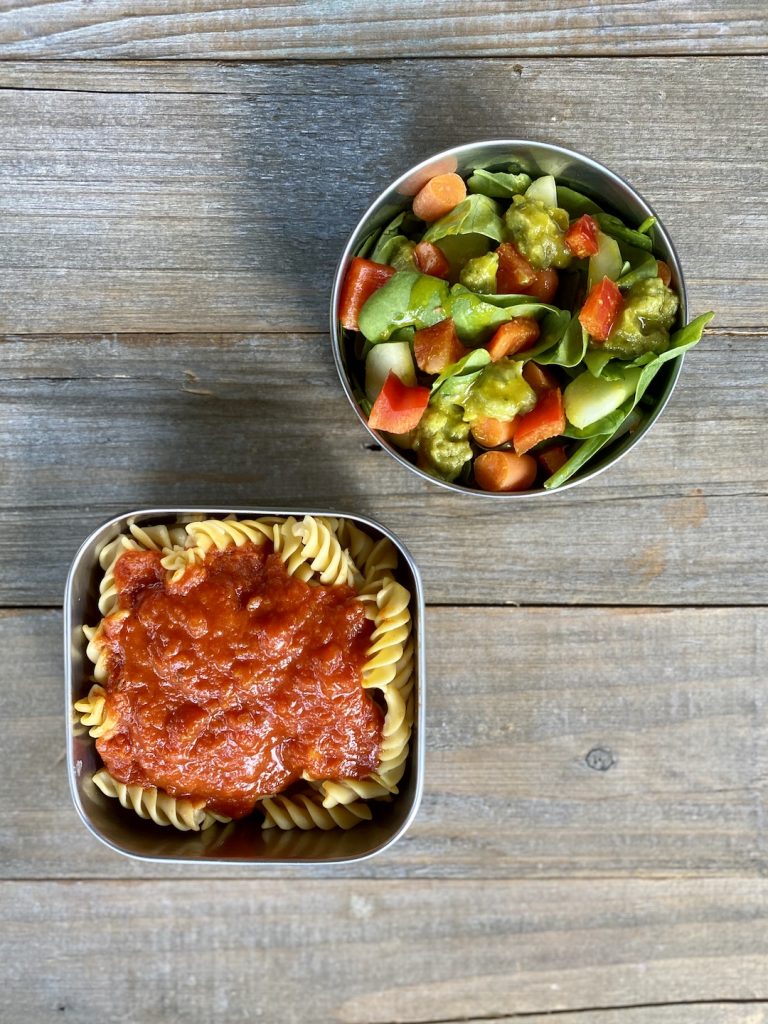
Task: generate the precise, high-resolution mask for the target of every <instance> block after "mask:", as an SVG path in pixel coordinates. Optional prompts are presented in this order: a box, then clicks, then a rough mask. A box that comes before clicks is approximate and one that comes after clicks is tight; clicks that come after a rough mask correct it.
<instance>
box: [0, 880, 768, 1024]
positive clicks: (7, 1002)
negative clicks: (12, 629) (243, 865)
mask: <svg viewBox="0 0 768 1024" xmlns="http://www.w3.org/2000/svg"><path fill="white" fill-rule="evenodd" d="M5 890H6V893H7V902H6V905H5V907H4V908H0V910H2V917H1V918H0V920H2V924H3V928H2V929H1V930H0V954H3V955H4V957H7V956H9V955H10V956H12V957H13V959H14V963H15V965H16V966H15V969H14V973H13V976H12V977H11V978H9V980H8V982H7V983H6V984H5V985H4V986H3V988H2V989H1V990H0V1008H3V1007H4V1006H5V1007H6V1008H7V1010H6V1012H7V1013H8V1016H7V1017H6V1018H5V1019H7V1020H25V1019H26V1020H34V1021H35V1022H36V1024H37V1022H40V1024H48V1022H49V1021H54V1020H55V1021H59V1022H60V1021H62V1020H63V1021H66V1020H67V1019H72V1020H76V1021H81V1020H89V1019H91V1016H92V1012H93V1007H94V1006H98V1007H104V1008H109V1014H108V1015H107V1014H105V1018H106V1019H109V1020H110V1021H141V1022H142V1024H159V1022H165V1021H167V1020H172V1019H175V1020H203V1019H207V1020H211V1019H222V1020H227V1021H233V1022H245V1021H248V1022H250V1021H252V1020H254V1019H258V1018H259V1017H262V1018H264V1019H266V1020H270V1021H281V1022H285V1024H305V1022H315V1021H326V1020H327V1021H338V1022H340V1024H393V1022H408V1024H410V1022H414V1024H415V1022H424V1024H428V1022H430V1024H431V1022H437V1021H441V1022H443V1021H448V1020H451V1021H459V1020H462V1021H465V1020H468V1019H471V1018H472V1017H474V1018H476V1019H477V1018H479V1019H482V1020H488V1019H490V1020H495V1019H497V1018H501V1019H505V1020H509V1019H518V1015H522V1016H523V1017H524V1018H526V1019H528V1015H529V1014H536V1013H542V1012H545V1011H546V1012H550V1013H554V1014H556V1016H555V1017H554V1020H558V1019H559V1011H561V1010H572V1009H574V1010H582V1009H589V1008H592V1007H594V1008H596V1009H597V1008H600V1007H616V1006H627V1007H630V1008H631V1007H632V1006H638V1005H639V1006H646V1007H648V1006H650V1007H651V1008H653V1009H652V1010H651V1012H647V1013H645V1016H643V1014H642V1013H640V1012H638V1013H636V1014H634V1015H629V1014H627V1018H626V1020H627V1022H628V1024H672V1022H674V1024H687V1022H693V1021H695V1022H696V1024H702V1022H704V1024H723V1022H727V1024H762V1022H763V1021H764V1020H765V1018H766V1007H767V1006H768V970H766V968H767V967H768V931H766V929H765V916H766V914H768V882H766V881H765V880H762V881H754V882H753V881H750V882H746V881H739V880H736V879H729V880H723V881H717V882H713V881H706V880H698V881H695V882H691V881H685V882H681V881H675V882H671V881H649V880H644V881H640V880H636V879H635V880H627V881H614V882H610V883H606V884H605V885H603V886H601V887H599V888H596V887H595V885H594V883H593V882H584V881H576V880H570V881H559V882H537V883H533V882H496V883H494V885H493V886H489V885H488V884H487V883H486V882H468V881H455V882H445V881H443V882H439V883H435V882H418V881H400V882H392V881H388V880H382V881H379V882H359V883H357V884H356V885H354V886H351V885H350V884H349V882H348V881H345V880H339V879H337V880H327V881H325V882H324V883H323V884H322V885H318V884H317V883H316V882H312V881H308V880H306V879H293V880H290V881H283V882H272V883H268V884H265V883H254V882H249V881H243V880H229V881H225V880H220V881H210V882H206V884H205V885H200V883H199V882H194V881H188V880H186V881H182V880H177V881H175V882H147V881H140V880H137V881H133V882H101V881H92V882H76V883H72V884H68V885H61V884H60V883H59V884H57V883H52V882H38V883H36V884H35V885H34V886H29V885H20V884H19V883H16V882H9V883H6V885H5ZM8 897H10V898H8ZM19 936H28V937H30V938H31V939H33V941H34V946H32V947H31V948H30V950H29V951H30V953H32V954H33V955H29V956H27V957H24V958H20V957H18V955H17V953H16V949H17V945H18V937H19ZM65 951H66V952H65ZM63 954H64V955H63ZM41 965H43V966H44V968H45V980H44V981H42V983H41ZM91 965H92V966H91ZM201 997H205V998H206V999H207V1003H206V1006H207V1008H208V1010H209V1014H210V1015H209V1016H207V1017H204V1016H202V1015H201V1014H200V1006H201ZM723 1000H733V1001H734V1002H736V1003H737V1005H736V1007H735V1011H734V1008H733V1007H724V1006H723ZM685 1003H692V1004H694V1005H693V1006H691V1007H689V1008H688V1010H687V1011H686V1009H685V1007H684V1006H683V1007H682V1008H681V1007H680V1006H679V1005H674V1004H685ZM718 1003H719V1004H720V1006H719V1007H718V1005H717V1004H718ZM738 1003H741V1005H738ZM664 1004H673V1005H672V1006H671V1007H669V1008H668V1009H667V1010H666V1011H664ZM254 1008H256V1009H254ZM657 1010H659V1011H660V1013H659V1016H656V1015H655V1013H656V1011H657ZM678 1011H679V1013H680V1015H679V1016H675V1014H676V1013H677V1012H678ZM447 1013H448V1014H450V1016H447V1015H446V1014H447ZM584 1018H585V1019H586V1020H587V1021H588V1022H589V1024H595V1022H600V1020H601V1018H600V1016H599V1015H597V1014H595V1015H594V1016H593V1017H590V1015H589V1014H579V1015H578V1017H576V1020H578V1021H579V1024H583V1019H584ZM547 1019H548V1020H549V1019H550V1018H547ZM565 1019H566V1020H568V1016H566V1017H565ZM624 1019H625V1018H624V1015H623V1011H622V1012H621V1013H616V1014H614V1016H613V1019H611V1018H610V1017H609V1018H608V1022H610V1024H616V1021H617V1020H618V1021H619V1022H620V1024H623V1022H624ZM602 1024H606V1022H605V1021H603V1022H602Z"/></svg>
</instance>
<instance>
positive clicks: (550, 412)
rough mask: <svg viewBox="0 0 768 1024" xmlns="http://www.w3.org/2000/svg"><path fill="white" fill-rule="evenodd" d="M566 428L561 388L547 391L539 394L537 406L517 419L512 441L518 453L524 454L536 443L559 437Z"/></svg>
mask: <svg viewBox="0 0 768 1024" xmlns="http://www.w3.org/2000/svg"><path fill="white" fill-rule="evenodd" d="M564 430H565V406H564V405H563V395H562V392H561V391H560V388H553V389H552V390H551V391H545V392H544V393H543V394H542V395H540V396H539V400H538V402H537V403H536V408H535V409H533V410H532V411H531V412H527V413H525V414H524V415H523V416H520V418H519V419H518V421H517V427H516V428H515V434H514V437H513V438H512V443H513V444H514V446H515V451H516V452H517V454H518V455H524V454H525V452H527V451H529V450H530V449H531V448H533V447H534V445H537V444H539V443H540V442H541V441H546V440H548V439H549V438H550V437H557V436H558V435H559V434H562V432H563V431H564Z"/></svg>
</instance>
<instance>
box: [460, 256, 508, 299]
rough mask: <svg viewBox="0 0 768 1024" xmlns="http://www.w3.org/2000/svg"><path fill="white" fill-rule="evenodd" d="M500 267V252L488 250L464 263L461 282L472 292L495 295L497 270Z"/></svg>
mask: <svg viewBox="0 0 768 1024" xmlns="http://www.w3.org/2000/svg"><path fill="white" fill-rule="evenodd" d="M498 269H499V254H498V253H496V252H488V253H486V254H485V256H477V257H475V259H473V260H469V261H468V262H467V263H465V264H464V266H463V268H462V270H461V273H460V274H459V282H460V283H461V284H463V285H464V287H465V288H469V290H470V291H471V292H479V293H480V294H481V295H493V294H495V292H496V272H497V271H498Z"/></svg>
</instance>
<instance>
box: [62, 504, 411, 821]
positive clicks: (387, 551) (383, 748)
mask: <svg viewBox="0 0 768 1024" xmlns="http://www.w3.org/2000/svg"><path fill="white" fill-rule="evenodd" d="M249 544H250V545H255V546H257V547H263V546H264V545H265V544H269V545H270V549H271V550H272V551H274V553H275V554H276V555H278V556H279V558H280V560H281V562H282V563H283V566H284V567H285V571H286V573H287V574H288V575H289V576H295V577H296V578H297V579H300V580H302V581H303V582H305V583H309V584H310V585H316V586H324V587H337V586H340V585H342V584H345V585H348V586H351V587H352V588H353V589H354V590H355V591H356V592H357V595H358V596H357V600H358V601H359V602H360V603H361V604H362V605H363V608H364V610H365V614H366V616H367V617H368V619H370V620H372V622H373V632H372V633H371V635H370V641H369V644H368V647H367V649H366V655H365V661H364V663H363V666H362V671H361V680H360V682H361V686H362V688H363V689H364V690H367V691H370V692H376V693H377V694H378V696H377V698H376V700H377V702H379V703H380V706H381V711H382V712H383V723H382V725H381V734H380V743H379V745H378V754H377V759H378V764H377V766H376V769H375V770H374V771H373V772H372V773H371V774H370V775H368V776H366V777H364V778H340V779H313V778H311V777H310V776H309V775H308V774H306V773H305V774H304V775H303V778H304V779H306V780H307V781H306V782H305V783H298V784H296V785H295V786H294V787H292V789H291V790H290V791H289V792H288V793H279V792H278V793H273V794H272V795H270V796H267V797H263V798H261V800H260V801H259V802H258V803H257V805H256V806H257V809H258V810H259V811H261V813H262V814H263V819H264V820H263V828H265V829H280V830H289V829H299V830H308V829H313V828H317V829H321V830H328V829H332V828H340V829H348V828H352V827H354V826H355V825H357V824H359V823H360V822H363V821H366V820H370V819H371V817H372V811H371V807H370V806H369V804H368V801H377V800H385V801H386V800H391V799H392V797H393V796H394V795H395V794H397V792H398V783H399V782H400V781H401V779H402V776H403V774H404V772H405V768H406V763H407V756H408V751H409V743H410V737H411V731H412V727H413V719H414V700H415V697H414V692H413V690H414V666H415V660H414V643H413V637H412V620H411V613H410V601H411V595H410V593H409V591H408V590H407V589H406V588H405V587H404V586H403V585H402V584H401V583H399V582H398V581H397V580H396V579H395V573H396V571H397V565H398V555H397V550H396V548H395V546H394V544H393V543H392V542H391V541H390V540H389V539H387V538H381V539H374V538H373V537H371V536H370V535H369V534H368V533H367V532H365V531H364V530H363V529H361V528H360V527H358V526H357V525H355V523H353V522H352V521H351V520H348V519H341V518H339V519H337V518H332V517H315V516H309V515H307V516H304V517H303V518H302V519H300V520H297V519H296V518H295V517H293V516H279V517H278V516H273V517H262V518H259V519H238V518H235V517H234V516H228V517H226V518H222V519H213V518H207V519H206V518H205V517H203V516H194V517H190V518H189V520H188V521H187V522H179V523H177V524H173V525H171V526H163V525H150V526H141V525H138V524H131V525H130V528H129V533H128V534H124V535H120V536H119V537H117V538H115V539H114V540H113V541H111V542H110V543H109V544H107V545H106V546H105V547H104V548H103V550H102V552H101V554H100V558H99V562H100V565H101V567H102V569H103V570H104V575H103V578H102V581H101V585H100V597H99V611H100V612H101V614H102V616H103V618H102V619H101V621H100V622H99V623H98V624H97V625H96V626H94V627H88V626H87V627H84V633H85V636H86V639H87V656H88V658H89V660H90V661H91V663H92V665H93V671H92V678H91V685H90V689H89V691H88V694H87V695H86V696H85V697H83V698H81V699H80V700H78V701H77V702H76V703H75V706H74V707H75V711H76V712H77V715H78V718H79V722H80V723H81V725H82V726H83V727H85V728H87V729H88V730H89V734H90V736H91V737H93V738H94V739H99V738H101V737H109V735H110V731H111V730H112V729H113V727H114V722H113V720H112V719H111V718H110V715H109V712H108V706H109V704H108V700H107V694H108V690H109V675H110V666H109V663H108V659H107V654H106V649H105V642H104V640H105V633H104V625H105V620H106V619H107V618H109V621H110V622H116V621H118V619H119V617H123V616H127V615H128V614H129V613H128V611H126V610H124V609H122V608H120V606H119V593H118V588H117V585H116V582H115V566H116V563H117V561H118V559H119V558H120V557H121V556H122V555H123V554H124V553H125V552H127V551H152V552H155V553H157V554H159V555H160V556H161V557H160V565H161V566H162V569H163V570H164V571H165V572H166V574H167V578H168V579H169V581H171V582H173V583H176V582H178V581H179V580H181V579H182V577H183V576H184V574H185V573H186V572H187V571H188V570H189V569H190V567H192V566H195V565H202V564H203V563H205V561H206V558H207V557H209V556H210V553H212V552H224V551H226V550H227V549H230V548H242V547H244V546H245V545H249ZM238 557H239V556H238ZM368 628H369V629H370V627H368ZM93 781H94V783H95V784H96V786H97V787H98V789H99V790H100V791H101V792H102V793H103V794H105V795H106V796H109V797H112V798H115V799H117V800H118V801H119V803H120V804H121V805H122V806H123V807H126V808H130V809H132V810H133V811H135V812H136V813H137V814H138V815H139V816H140V817H142V818H146V819H150V820H152V821H154V822H156V823H157V824H160V825H172V826H173V827H175V828H178V829H181V830H182V831H200V830H202V829H207V828H209V827H210V826H212V825H213V824H214V823H215V822H217V821H229V820H230V819H228V818H226V817H224V816H222V815H217V814H214V813H213V812H212V811H210V810H208V809H206V806H205V804H204V802H199V803H196V802H194V801H191V800H189V799H176V798H174V797H173V796H171V795H170V794H168V793H166V792H164V791H163V790H160V789H156V788H155V787H147V788H142V787H141V786H137V785H126V784H124V783H122V782H119V781H118V780H117V779H115V778H114V777H113V776H112V775H111V774H110V773H109V771H107V769H106V768H104V769H102V770H100V771H98V772H97V773H96V774H95V775H94V776H93ZM301 786H303V787H304V788H303V789H301V788H300V787H301Z"/></svg>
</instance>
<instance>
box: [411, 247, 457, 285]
mask: <svg viewBox="0 0 768 1024" xmlns="http://www.w3.org/2000/svg"><path fill="white" fill-rule="evenodd" d="M413 258H414V260H415V261H416V266H417V267H418V268H419V270H420V271H421V272H422V274H430V275H431V276H432V277H442V278H443V279H444V280H447V279H448V275H449V274H450V272H451V265H450V263H449V262H448V260H447V259H446V258H445V256H444V255H443V253H442V250H440V249H438V247H437V246H436V245H435V244H434V242H419V244H418V245H417V246H416V248H415V249H414V250H413Z"/></svg>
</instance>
